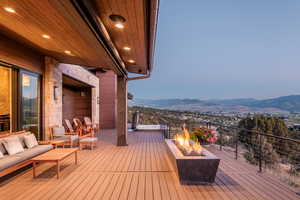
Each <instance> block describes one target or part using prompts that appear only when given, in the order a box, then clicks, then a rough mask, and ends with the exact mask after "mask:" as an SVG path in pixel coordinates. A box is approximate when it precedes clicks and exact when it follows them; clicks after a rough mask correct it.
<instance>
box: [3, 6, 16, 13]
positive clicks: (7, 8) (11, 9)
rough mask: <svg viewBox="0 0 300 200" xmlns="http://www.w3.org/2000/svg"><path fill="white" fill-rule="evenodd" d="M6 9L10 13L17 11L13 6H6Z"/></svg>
mask: <svg viewBox="0 0 300 200" xmlns="http://www.w3.org/2000/svg"><path fill="white" fill-rule="evenodd" d="M4 10H5V11H6V12H9V13H16V11H15V9H13V8H11V7H4Z"/></svg>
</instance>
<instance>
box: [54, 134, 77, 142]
mask: <svg viewBox="0 0 300 200" xmlns="http://www.w3.org/2000/svg"><path fill="white" fill-rule="evenodd" d="M54 139H55V140H63V141H66V142H68V141H75V140H77V139H78V135H71V136H59V137H55V138H54Z"/></svg>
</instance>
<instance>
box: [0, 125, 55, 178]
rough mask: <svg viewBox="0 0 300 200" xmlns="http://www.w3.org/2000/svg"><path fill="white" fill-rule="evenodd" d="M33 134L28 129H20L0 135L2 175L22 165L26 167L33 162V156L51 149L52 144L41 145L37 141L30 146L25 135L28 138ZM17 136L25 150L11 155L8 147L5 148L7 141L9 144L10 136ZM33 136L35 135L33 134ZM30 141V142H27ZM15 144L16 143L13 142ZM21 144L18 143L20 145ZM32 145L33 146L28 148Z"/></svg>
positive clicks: (0, 168) (0, 174)
mask: <svg viewBox="0 0 300 200" xmlns="http://www.w3.org/2000/svg"><path fill="white" fill-rule="evenodd" d="M30 134H31V136H32V133H30V132H26V131H20V132H15V133H10V134H6V135H0V151H1V152H0V154H1V155H0V177H2V176H5V175H7V174H9V173H11V172H13V171H15V170H17V169H20V168H22V167H25V166H26V165H29V164H31V163H32V162H31V161H30V159H31V158H33V157H35V156H37V155H40V154H43V153H45V152H47V151H50V150H51V149H52V148H53V146H52V145H39V144H37V143H36V142H35V144H34V145H32V146H30V145H27V144H26V142H27V141H28V139H27V141H26V142H25V139H24V136H25V135H27V136H26V137H27V138H28V135H30ZM14 136H17V137H18V139H19V141H20V143H21V145H22V146H23V149H24V150H23V151H22V152H19V153H15V154H13V155H9V153H8V151H7V149H6V148H5V144H4V143H5V142H6V144H7V141H8V140H9V138H11V137H14ZM32 137H33V136H32ZM27 143H28V142H27ZM12 144H14V143H12ZM18 145H19V144H16V146H18ZM28 146H29V147H31V148H28Z"/></svg>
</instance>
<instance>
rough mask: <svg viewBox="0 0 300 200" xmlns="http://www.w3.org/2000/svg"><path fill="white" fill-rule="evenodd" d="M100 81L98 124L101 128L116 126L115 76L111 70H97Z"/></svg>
mask: <svg viewBox="0 0 300 200" xmlns="http://www.w3.org/2000/svg"><path fill="white" fill-rule="evenodd" d="M96 76H97V77H98V78H99V82H100V87H99V90H100V110H99V111H98V112H99V115H100V126H101V128H116V115H117V113H116V112H117V104H116V102H117V96H116V94H117V76H116V75H115V73H114V72H113V71H108V72H105V73H101V72H97V73H96Z"/></svg>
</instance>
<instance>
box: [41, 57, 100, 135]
mask: <svg viewBox="0 0 300 200" xmlns="http://www.w3.org/2000/svg"><path fill="white" fill-rule="evenodd" d="M63 74H65V75H68V76H70V77H72V78H74V79H77V80H79V81H82V82H85V83H87V84H89V85H91V86H94V88H92V100H91V102H92V121H93V122H96V123H99V112H98V110H99V104H98V103H97V97H99V79H98V78H97V77H96V76H95V75H93V74H92V73H90V72H88V71H87V70H85V69H84V68H82V67H80V66H78V65H70V64H59V63H58V62H57V61H56V60H54V59H52V58H49V57H46V59H45V75H44V77H45V78H44V92H45V94H44V96H45V102H44V105H45V112H44V113H45V115H44V117H45V126H44V127H45V137H46V139H48V138H49V137H50V127H51V126H54V125H62V120H63V118H62V117H63V113H62V90H63V85H62V75H63ZM54 86H55V87H56V88H57V92H58V94H57V100H54Z"/></svg>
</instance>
